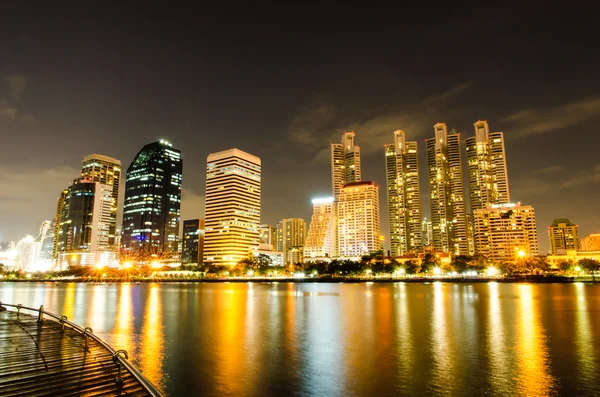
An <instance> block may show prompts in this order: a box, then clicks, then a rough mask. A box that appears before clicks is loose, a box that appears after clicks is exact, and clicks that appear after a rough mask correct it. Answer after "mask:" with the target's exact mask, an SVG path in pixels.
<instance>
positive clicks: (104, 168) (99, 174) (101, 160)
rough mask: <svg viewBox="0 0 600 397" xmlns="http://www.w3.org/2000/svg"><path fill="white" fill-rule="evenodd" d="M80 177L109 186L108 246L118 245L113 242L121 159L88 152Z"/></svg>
mask: <svg viewBox="0 0 600 397" xmlns="http://www.w3.org/2000/svg"><path fill="white" fill-rule="evenodd" d="M81 177H82V178H88V179H91V180H92V182H98V183H101V184H103V185H107V186H110V187H111V191H112V193H111V199H112V201H111V203H110V220H109V222H108V246H109V247H110V248H112V249H115V248H118V247H119V246H118V245H117V244H116V243H115V239H116V228H117V212H118V209H119V184H120V181H121V161H119V160H117V159H114V158H112V157H108V156H103V155H101V154H90V155H89V156H86V157H84V158H83V161H82V164H81Z"/></svg>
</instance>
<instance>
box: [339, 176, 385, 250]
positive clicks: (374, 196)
mask: <svg viewBox="0 0 600 397" xmlns="http://www.w3.org/2000/svg"><path fill="white" fill-rule="evenodd" d="M337 229H338V230H337V238H338V244H337V250H338V255H339V256H341V257H358V256H361V255H367V254H369V253H371V252H375V251H379V250H381V240H380V238H381V232H380V223H379V186H377V185H376V184H375V183H374V182H371V181H359V182H352V183H348V184H346V185H344V187H342V189H340V197H339V201H338V203H337Z"/></svg>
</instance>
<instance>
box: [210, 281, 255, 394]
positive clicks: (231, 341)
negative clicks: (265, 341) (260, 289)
mask: <svg viewBox="0 0 600 397" xmlns="http://www.w3.org/2000/svg"><path fill="white" fill-rule="evenodd" d="M240 285H241V286H243V284H224V287H226V288H227V289H226V290H225V291H224V292H225V293H224V294H223V296H222V297H221V298H220V299H219V301H218V302H217V307H218V308H219V310H220V312H221V314H220V316H218V317H217V318H216V319H215V324H214V328H215V330H218V332H219V336H218V337H217V338H215V340H214V341H215V349H216V352H217V360H216V363H215V364H216V365H215V378H216V380H217V385H216V388H217V391H218V394H220V395H243V394H244V393H247V392H248V390H246V389H245V385H244V383H245V382H242V381H236V380H240V379H242V378H244V377H245V372H246V368H245V365H244V362H245V359H247V357H245V354H244V324H245V320H244V315H245V313H244V311H245V307H246V304H245V302H244V299H245V298H246V296H247V295H246V293H243V292H242V291H240V290H239V288H240ZM244 288H245V287H244ZM253 342H256V341H253ZM246 385H247V384H246Z"/></svg>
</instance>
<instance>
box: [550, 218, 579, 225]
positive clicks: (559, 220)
mask: <svg viewBox="0 0 600 397" xmlns="http://www.w3.org/2000/svg"><path fill="white" fill-rule="evenodd" d="M561 223H565V224H566V225H567V226H575V225H574V224H572V223H571V221H570V220H569V218H556V219H555V220H553V221H552V226H554V227H556V226H558V225H559V224H561Z"/></svg>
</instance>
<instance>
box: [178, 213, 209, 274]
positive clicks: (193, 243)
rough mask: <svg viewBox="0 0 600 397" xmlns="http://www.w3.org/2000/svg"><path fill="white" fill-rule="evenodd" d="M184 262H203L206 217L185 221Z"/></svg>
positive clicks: (182, 261) (182, 257) (182, 249)
mask: <svg viewBox="0 0 600 397" xmlns="http://www.w3.org/2000/svg"><path fill="white" fill-rule="evenodd" d="M181 245H182V247H181V263H182V264H192V263H193V264H197V265H198V264H201V263H202V258H203V256H204V219H188V220H186V221H183V240H182V244H181Z"/></svg>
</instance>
